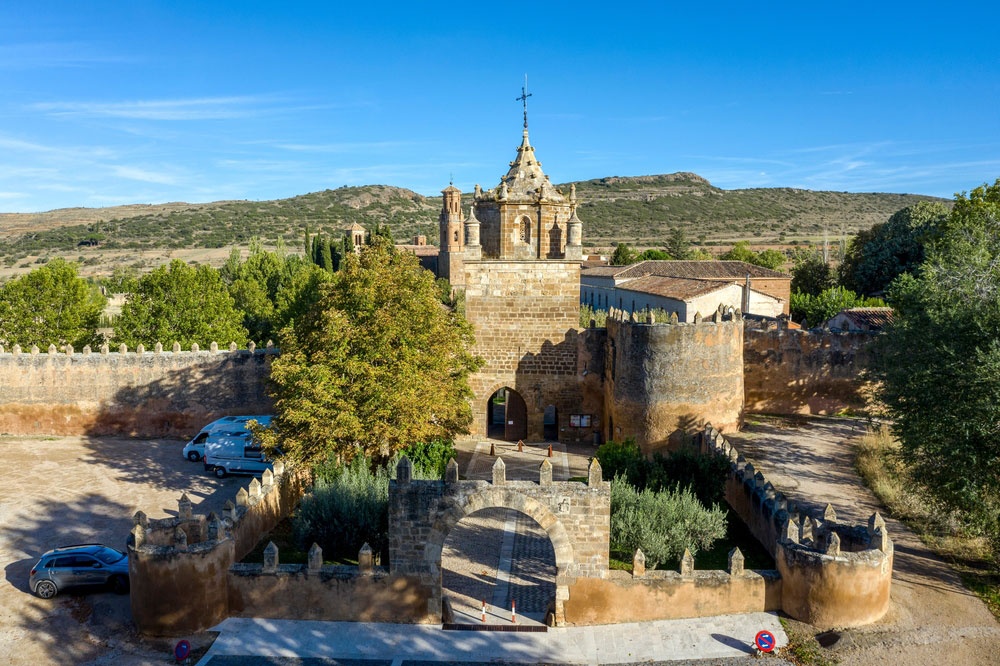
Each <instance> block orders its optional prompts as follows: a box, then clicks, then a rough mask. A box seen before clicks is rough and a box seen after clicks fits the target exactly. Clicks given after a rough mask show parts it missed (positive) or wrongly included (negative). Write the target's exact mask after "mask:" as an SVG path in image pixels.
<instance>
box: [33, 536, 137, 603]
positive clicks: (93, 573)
mask: <svg viewBox="0 0 1000 666" xmlns="http://www.w3.org/2000/svg"><path fill="white" fill-rule="evenodd" d="M128 582H129V581H128V556H127V555H126V554H125V553H122V552H119V551H117V550H115V549H114V548H108V547H107V546H102V545H100V544H96V543H88V544H80V545H76V546H66V547H64V548H56V549H54V550H50V551H49V552H47V553H45V554H44V555H42V557H41V559H39V560H38V563H37V564H35V566H33V567H32V568H31V574H30V575H29V576H28V587H29V588H30V589H31V591H32V592H33V593H34V594H36V595H37V596H39V597H41V598H43V599H51V598H52V597H54V596H56V594H58V593H59V592H62V591H63V590H66V589H69V588H87V587H91V588H93V587H103V588H111V589H112V590H114V591H115V593H117V594H125V593H126V592H128V587H129V585H128Z"/></svg>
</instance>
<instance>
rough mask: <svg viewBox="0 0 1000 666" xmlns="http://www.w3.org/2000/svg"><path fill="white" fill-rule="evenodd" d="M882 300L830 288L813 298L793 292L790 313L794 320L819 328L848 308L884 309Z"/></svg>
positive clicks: (838, 288) (840, 288) (810, 295)
mask: <svg viewBox="0 0 1000 666" xmlns="http://www.w3.org/2000/svg"><path fill="white" fill-rule="evenodd" d="M884 306H885V301H883V300H882V299H880V298H865V297H864V296H858V295H857V294H855V293H854V292H853V291H851V290H850V289H844V288H843V287H830V288H829V289H824V290H823V291H821V292H820V293H819V294H817V295H815V296H813V295H812V294H806V293H804V292H801V291H793V292H792V298H791V303H789V311H790V313H791V315H792V320H794V321H798V322H800V323H805V324H808V325H809V326H819V325H820V324H822V323H823V322H825V321H826V320H827V319H829V318H830V317H832V316H834V315H835V314H837V313H838V312H840V311H841V310H846V309H847V308H877V307H884Z"/></svg>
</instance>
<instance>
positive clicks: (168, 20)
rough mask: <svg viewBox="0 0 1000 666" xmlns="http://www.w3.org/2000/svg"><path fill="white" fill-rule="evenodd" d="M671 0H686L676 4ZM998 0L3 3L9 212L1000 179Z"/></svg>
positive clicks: (0, 109) (969, 183)
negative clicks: (517, 172) (622, 185)
mask: <svg viewBox="0 0 1000 666" xmlns="http://www.w3.org/2000/svg"><path fill="white" fill-rule="evenodd" d="M671 5H676V6H671ZM998 19H1000V10H998V9H997V4H996V3H981V4H979V3H961V2H959V3H951V4H949V5H943V4H941V3H926V4H924V3H920V2H908V3H893V2H880V3H854V2H844V3H826V4H822V3H807V2H796V3H788V4H785V3H768V2H757V3H752V4H751V3H726V2H722V3H691V2H686V3H671V2H660V3H649V4H646V3H623V4H622V5H620V6H618V5H614V4H611V3H606V2H603V3H587V2H572V3H560V2H556V3H544V4H539V5H535V4H529V3H503V2H501V3H476V4H473V3H465V4H446V3H429V4H427V5H425V4H423V3H415V2H409V3H404V4H398V5H397V4H393V3H377V2H368V3H338V2H323V3H311V2H288V3H275V2H255V1H243V2H238V3H237V2H232V3H228V2H227V3H222V2H212V1H211V0H202V1H200V2H187V1H183V0H173V1H170V2H166V1H164V2H144V1H142V0H130V1H129V2H82V1H80V0H76V1H73V2H47V1H46V0H33V1H32V2H22V1H21V0H0V211H3V212H31V211H43V210H50V209H55V208H63V207H70V206H104V205H114V204H123V203H160V202H166V201H189V202H204V201H214V200H219V199H274V198H281V197H287V196H293V195H296V194H302V193H306V192H313V191H317V190H322V189H326V188H336V187H340V186H342V185H364V184H374V183H385V184H391V185H398V186H402V187H408V188H411V189H413V190H416V191H417V192H420V193H422V194H437V193H438V192H439V191H440V190H441V189H442V188H443V187H445V186H447V184H448V181H449V178H451V177H453V178H454V182H455V185H456V186H457V187H459V188H461V189H463V190H471V189H472V188H473V186H474V184H475V183H480V184H482V185H483V186H484V187H492V186H494V185H496V183H497V182H498V181H499V178H500V176H501V175H502V174H503V173H504V172H505V171H506V164H507V162H508V161H509V160H511V159H512V158H513V156H514V148H515V147H516V146H517V144H518V143H519V141H520V129H521V106H520V103H519V102H517V101H515V98H516V97H517V96H518V95H519V94H520V88H521V85H522V78H523V76H524V75H525V74H527V75H528V83H529V92H531V93H532V97H531V98H530V100H529V122H530V126H531V139H532V143H533V144H534V145H535V146H536V148H537V154H538V156H539V158H540V159H541V160H542V162H543V165H544V168H545V171H546V172H547V173H548V174H549V176H550V177H551V178H552V180H553V181H555V182H566V181H570V180H582V179H587V178H597V177H602V176H612V175H622V176H623V175H644V174H654V173H672V172H675V171H693V172H695V173H698V174H700V175H702V176H704V177H706V178H708V179H709V180H710V181H712V183H713V184H715V185H717V186H720V187H724V188H727V189H731V188H741V187H801V188H808V189H830V190H841V191H853V192H875V191H877V192H913V193H921V194H933V195H938V196H944V197H951V196H952V195H953V194H954V193H955V192H958V191H963V190H968V189H971V188H973V187H975V186H977V185H979V184H982V183H983V182H991V183H992V182H993V181H994V180H995V179H996V178H998V177H1000V40H998V39H997V37H996V34H995V28H996V25H998Z"/></svg>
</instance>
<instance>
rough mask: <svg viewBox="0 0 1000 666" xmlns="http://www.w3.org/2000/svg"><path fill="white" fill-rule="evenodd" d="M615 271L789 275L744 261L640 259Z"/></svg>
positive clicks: (707, 276)
mask: <svg viewBox="0 0 1000 666" xmlns="http://www.w3.org/2000/svg"><path fill="white" fill-rule="evenodd" d="M624 268H625V270H623V271H621V272H620V273H616V274H615V277H619V278H637V277H642V276H643V275H658V276H660V277H677V278H700V279H703V280H720V279H721V280H739V279H746V276H747V274H749V275H750V278H751V279H753V278H785V279H789V277H790V276H789V275H787V274H785V273H780V272H778V271H772V270H771V269H770V268H764V267H763V266H755V265H753V264H748V263H746V262H745V261H658V260H649V261H640V262H639V263H637V264H632V265H631V266H626V267H624Z"/></svg>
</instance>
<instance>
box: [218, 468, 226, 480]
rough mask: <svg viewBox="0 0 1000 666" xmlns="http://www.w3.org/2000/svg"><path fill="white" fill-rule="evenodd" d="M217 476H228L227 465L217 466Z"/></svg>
mask: <svg viewBox="0 0 1000 666" xmlns="http://www.w3.org/2000/svg"><path fill="white" fill-rule="evenodd" d="M215 476H217V477H219V478H220V479H224V478H226V468H225V467H216V468H215Z"/></svg>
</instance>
